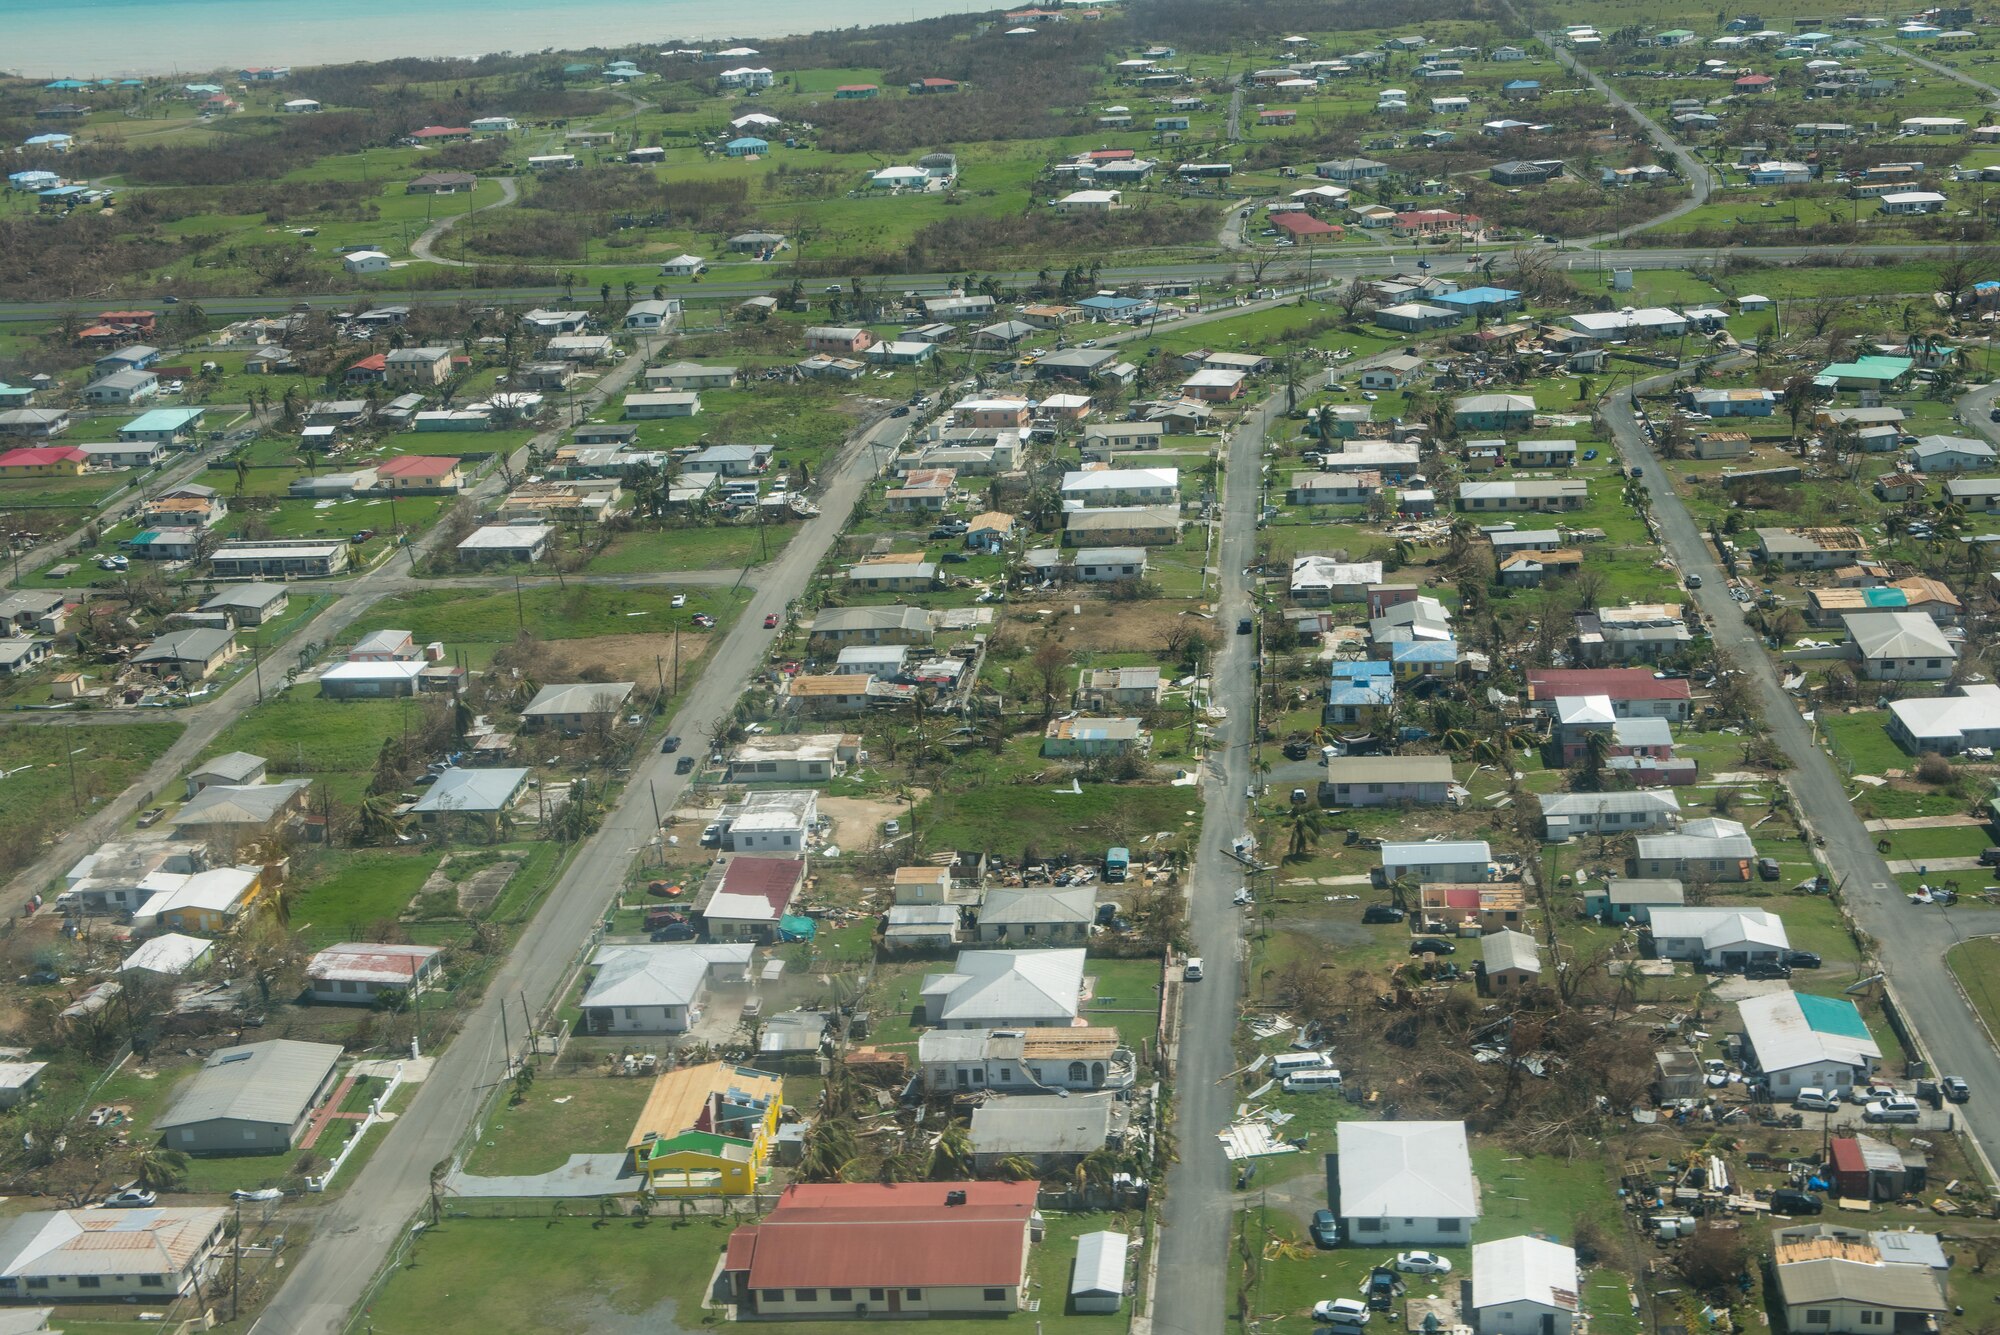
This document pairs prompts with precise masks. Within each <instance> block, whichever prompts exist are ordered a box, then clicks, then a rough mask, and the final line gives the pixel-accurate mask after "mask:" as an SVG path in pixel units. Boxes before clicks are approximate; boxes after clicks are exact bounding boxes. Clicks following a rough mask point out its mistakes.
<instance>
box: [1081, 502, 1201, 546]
mask: <svg viewBox="0 0 2000 1335" xmlns="http://www.w3.org/2000/svg"><path fill="white" fill-rule="evenodd" d="M1180 531H1181V524H1180V506H1179V504H1178V503H1176V504H1174V505H1142V506H1117V507H1111V508H1107V509H1077V510H1065V511H1064V512H1063V543H1064V545H1066V546H1072V547H1103V546H1121V547H1126V546H1136V547H1160V546H1172V545H1173V544H1174V543H1176V542H1178V541H1179V540H1180Z"/></svg>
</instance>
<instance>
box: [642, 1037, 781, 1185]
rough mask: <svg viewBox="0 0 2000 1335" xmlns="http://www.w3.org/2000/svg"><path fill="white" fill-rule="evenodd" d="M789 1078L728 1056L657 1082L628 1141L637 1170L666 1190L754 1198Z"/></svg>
mask: <svg viewBox="0 0 2000 1335" xmlns="http://www.w3.org/2000/svg"><path fill="white" fill-rule="evenodd" d="M784 1094H785V1078H784V1077H783V1076H781V1075H774V1074H772V1073H771V1072H769V1071H759V1070H756V1069H754V1068H751V1067H748V1066H735V1065H731V1064H729V1063H725V1062H703V1063H701V1064H699V1065H695V1066H683V1067H680V1068H678V1069H676V1070H672V1071H668V1072H666V1073H665V1074H663V1075H660V1076H659V1077H657V1078H656V1079H655V1080H654V1081H653V1087H652V1089H651V1091H649V1092H648V1093H647V1095H646V1102H645V1104H644V1106H642V1107H641V1108H640V1110H639V1117H638V1120H637V1121H635V1122H634V1123H633V1125H632V1133H631V1135H630V1136H629V1137H627V1139H626V1143H625V1152H626V1153H627V1154H628V1155H630V1156H631V1165H632V1171H633V1172H635V1173H637V1174H638V1175H639V1176H640V1177H641V1178H642V1179H644V1181H645V1184H646V1188H647V1189H648V1190H650V1191H652V1192H654V1193H655V1194H657V1195H662V1196H748V1195H751V1194H752V1193H754V1192H755V1191H756V1190H757V1185H758V1181H759V1179H760V1178H762V1177H763V1176H764V1173H765V1166H766V1164H767V1163H768V1162H769V1160H770V1157H771V1150H772V1146H773V1144H774V1142H775V1141H776V1139H777V1135H778V1120H779V1117H780V1116H781V1114H782V1111H783V1108H784V1102H785V1098H784Z"/></svg>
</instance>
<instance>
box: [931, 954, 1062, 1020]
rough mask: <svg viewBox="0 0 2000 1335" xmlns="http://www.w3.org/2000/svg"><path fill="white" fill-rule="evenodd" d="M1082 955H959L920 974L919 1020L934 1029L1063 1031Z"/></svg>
mask: <svg viewBox="0 0 2000 1335" xmlns="http://www.w3.org/2000/svg"><path fill="white" fill-rule="evenodd" d="M1083 958H1084V957H1083V951H1082V950H1080V949H1076V950H961V951H960V952H959V953H958V958H957V960H956V961H955V962H954V964H953V967H952V969H951V971H950V972H948V973H932V974H926V975H924V981H923V987H922V989H921V993H920V995H921V997H922V1001H923V1008H924V1018H925V1020H926V1021H927V1022H928V1023H929V1024H931V1025H933V1026H935V1027H936V1028H940V1029H992V1028H1006V1029H1014V1028H1036V1027H1052V1026H1064V1025H1068V1024H1070V1023H1072V1022H1073V1021H1074V1020H1075V1019H1076V1013H1077V1008H1078V1007H1079V1005H1081V1003H1082V993H1083Z"/></svg>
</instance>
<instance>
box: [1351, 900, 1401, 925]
mask: <svg viewBox="0 0 2000 1335" xmlns="http://www.w3.org/2000/svg"><path fill="white" fill-rule="evenodd" d="M1402 920H1403V911H1402V910H1401V909H1399V908H1397V907H1396V906H1395V905H1394V904H1370V905H1369V906H1368V907H1367V908H1365V909H1363V910H1361V921H1363V922H1401V921H1402Z"/></svg>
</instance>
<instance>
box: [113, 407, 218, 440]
mask: <svg viewBox="0 0 2000 1335" xmlns="http://www.w3.org/2000/svg"><path fill="white" fill-rule="evenodd" d="M205 412H206V410H205V409H201V408H154V409H152V410H150V411H148V412H143V413H141V414H139V415H138V416H137V417H135V418H133V419H132V420H131V421H129V422H127V423H126V424H125V425H124V426H121V427H119V428H118V439H120V440H125V441H139V442H142V443H147V444H153V445H164V446H169V447H171V446H175V445H183V444H186V443H187V442H189V441H191V440H193V439H194V435H195V432H196V431H198V430H199V429H200V428H201V419H202V417H203V416H204V415H205Z"/></svg>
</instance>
